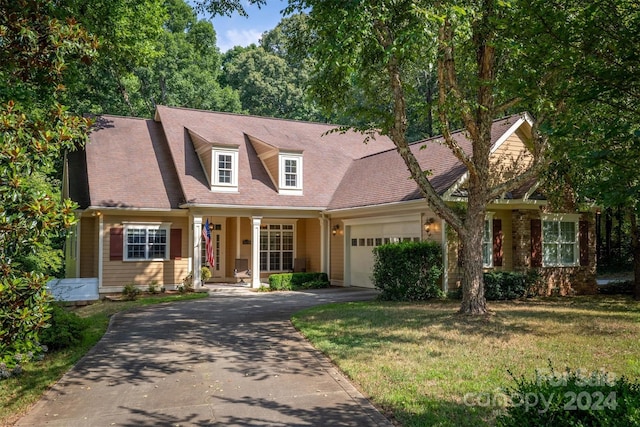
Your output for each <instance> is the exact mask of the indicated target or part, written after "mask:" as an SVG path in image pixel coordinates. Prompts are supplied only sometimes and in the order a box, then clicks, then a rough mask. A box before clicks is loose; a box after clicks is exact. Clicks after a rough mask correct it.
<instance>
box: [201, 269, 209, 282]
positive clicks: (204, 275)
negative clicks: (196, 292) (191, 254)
mask: <svg viewBox="0 0 640 427" xmlns="http://www.w3.org/2000/svg"><path fill="white" fill-rule="evenodd" d="M200 278H201V279H202V281H205V280H208V279H210V278H211V270H210V269H209V267H202V268H201V269H200Z"/></svg>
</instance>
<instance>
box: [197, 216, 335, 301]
mask: <svg viewBox="0 0 640 427" xmlns="http://www.w3.org/2000/svg"><path fill="white" fill-rule="evenodd" d="M207 222H208V224H209V230H210V236H211V246H212V252H213V257H214V259H215V263H214V265H213V266H211V265H210V263H209V262H208V261H207V256H206V248H205V241H204V238H203V233H202V231H203V228H204V227H205V224H207ZM189 223H190V225H189V227H190V232H189V236H188V239H189V248H190V254H189V258H190V267H191V268H190V269H191V271H192V272H193V279H194V283H195V284H200V283H201V282H202V277H201V267H204V266H206V267H208V268H209V270H210V271H211V278H209V279H207V282H208V283H234V282H237V281H240V280H241V279H240V278H236V277H235V276H234V270H235V269H237V268H238V269H239V266H245V265H246V266H247V268H248V269H249V270H250V272H251V274H250V277H247V278H243V279H242V280H244V281H245V282H247V283H248V284H249V285H250V286H251V287H252V288H258V287H260V286H261V285H263V284H264V283H267V281H268V277H269V275H270V274H274V273H283V272H290V271H294V269H295V270H302V269H304V270H306V271H315V272H325V273H327V272H328V271H329V259H328V255H327V254H328V250H327V249H328V244H329V242H328V239H329V235H330V229H329V220H328V219H327V218H326V217H324V216H323V215H322V214H321V213H319V212H318V211H316V212H303V213H300V212H285V211H278V212H264V211H263V212H261V213H260V214H251V215H247V214H246V213H244V214H243V213H241V212H235V213H225V212H221V211H220V210H219V209H217V210H214V209H211V210H208V209H198V210H194V211H192V212H190V215H189ZM240 268H242V269H244V267H240Z"/></svg>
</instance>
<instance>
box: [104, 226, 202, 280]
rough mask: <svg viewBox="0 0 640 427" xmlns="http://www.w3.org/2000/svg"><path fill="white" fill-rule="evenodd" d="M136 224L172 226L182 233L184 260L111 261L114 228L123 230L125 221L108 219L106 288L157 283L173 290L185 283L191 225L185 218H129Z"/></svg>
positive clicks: (105, 237)
mask: <svg viewBox="0 0 640 427" xmlns="http://www.w3.org/2000/svg"><path fill="white" fill-rule="evenodd" d="M128 220H130V221H135V222H170V223H171V228H172V229H175V228H180V229H182V259H179V260H178V259H176V260H168V261H132V262H130V261H120V260H118V261H112V260H110V257H109V253H110V249H111V248H110V245H111V242H110V230H111V228H112V227H122V226H123V223H122V221H123V217H109V216H105V218H104V245H103V260H104V262H103V264H104V267H103V282H102V287H103V289H104V288H108V287H115V288H116V289H118V288H120V287H121V286H123V285H125V284H127V283H132V282H133V283H135V284H136V285H139V286H147V285H149V283H151V281H153V280H156V281H157V282H158V284H160V285H164V286H166V287H172V286H174V285H176V284H179V283H181V282H182V279H183V278H184V277H186V276H187V274H189V271H190V267H189V265H188V262H189V247H188V246H189V245H188V240H189V221H188V218H186V217H185V218H183V217H137V218H135V219H133V218H128Z"/></svg>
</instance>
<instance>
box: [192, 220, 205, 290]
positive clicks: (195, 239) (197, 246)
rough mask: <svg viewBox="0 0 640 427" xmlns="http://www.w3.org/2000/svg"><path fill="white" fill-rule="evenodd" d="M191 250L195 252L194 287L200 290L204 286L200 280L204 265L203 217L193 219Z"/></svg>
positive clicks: (193, 266)
mask: <svg viewBox="0 0 640 427" xmlns="http://www.w3.org/2000/svg"><path fill="white" fill-rule="evenodd" d="M190 240H191V250H192V251H193V257H192V258H191V259H192V261H193V264H192V265H191V271H192V272H193V287H194V288H199V287H200V286H202V280H201V278H200V266H201V265H202V259H201V258H202V246H201V245H202V243H203V242H202V217H201V216H194V217H193V227H192V233H191V239H190Z"/></svg>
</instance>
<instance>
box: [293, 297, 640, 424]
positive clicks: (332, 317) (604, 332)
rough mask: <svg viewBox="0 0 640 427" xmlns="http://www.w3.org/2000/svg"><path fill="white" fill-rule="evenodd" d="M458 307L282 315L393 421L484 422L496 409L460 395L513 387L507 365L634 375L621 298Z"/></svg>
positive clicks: (629, 316)
mask: <svg viewBox="0 0 640 427" xmlns="http://www.w3.org/2000/svg"><path fill="white" fill-rule="evenodd" d="M458 304H459V303H458V302H456V301H445V302H428V303H390V302H359V303H346V304H332V305H327V306H321V307H316V308H312V309H309V310H305V311H302V312H299V313H296V314H295V315H294V317H293V319H292V320H293V323H294V325H295V326H296V327H297V328H298V329H299V330H300V331H301V332H302V333H303V334H304V335H305V336H306V337H307V338H308V339H309V340H310V341H311V342H312V343H313V345H314V346H316V347H317V348H319V349H320V350H321V351H322V352H324V353H325V354H326V355H327V356H328V357H330V358H331V359H332V360H333V361H334V362H335V363H336V365H337V366H338V367H339V368H340V369H342V371H343V372H345V373H346V374H347V375H348V376H349V377H350V378H351V379H352V380H353V381H354V383H355V384H356V385H357V386H358V387H359V388H360V390H361V391H363V393H364V394H365V395H366V396H368V397H369V398H370V399H371V401H372V402H373V403H374V404H375V405H376V406H378V408H380V409H381V410H382V411H383V412H385V413H386V414H387V415H389V416H391V417H392V418H394V419H395V420H396V421H397V422H398V423H399V424H401V425H403V426H426V425H428V426H477V425H492V424H493V423H494V421H495V415H496V412H497V410H499V409H500V407H499V406H498V405H493V404H486V402H485V403H484V404H483V403H476V404H474V400H473V399H471V398H470V397H472V396H490V395H491V393H494V392H496V391H499V390H500V389H501V388H504V387H507V386H514V385H515V383H514V382H513V379H512V378H511V376H510V374H509V372H508V371H510V372H512V373H513V375H515V376H516V377H519V376H521V375H524V376H525V377H527V378H533V377H534V376H535V372H536V369H540V370H544V371H546V372H548V370H549V363H550V362H551V364H552V365H553V367H554V368H555V369H556V371H563V370H564V369H565V368H566V367H570V368H573V369H579V368H581V369H584V370H588V371H593V370H599V369H604V370H606V371H608V372H611V373H614V374H615V375H616V376H618V377H619V376H622V375H624V376H626V377H628V378H630V379H633V380H635V379H637V378H638V377H640V353H639V351H638V337H639V336H640V303H638V302H635V301H633V300H632V299H630V298H626V297H621V296H615V297H613V296H611V297H602V296H601V297H575V298H549V299H533V300H526V301H515V302H492V303H490V308H491V310H492V313H491V315H487V316H482V317H468V316H461V315H458V314H456V311H457V309H458ZM465 396H466V397H465ZM476 402H477V401H476Z"/></svg>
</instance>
